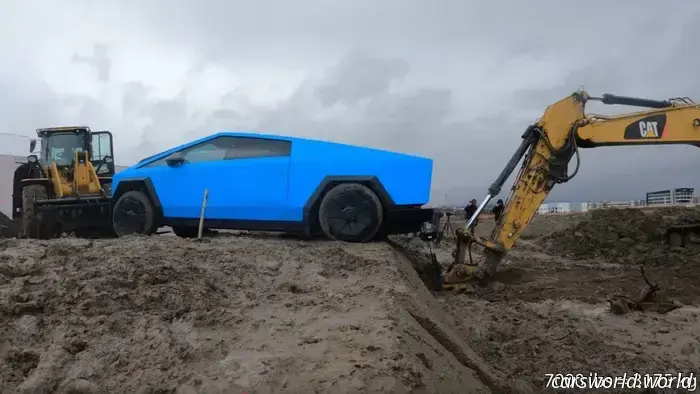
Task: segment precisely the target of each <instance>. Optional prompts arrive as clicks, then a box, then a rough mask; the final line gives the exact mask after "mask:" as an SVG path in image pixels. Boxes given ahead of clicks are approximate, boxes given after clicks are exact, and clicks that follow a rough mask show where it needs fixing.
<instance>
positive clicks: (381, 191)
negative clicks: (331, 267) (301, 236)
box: [304, 175, 396, 235]
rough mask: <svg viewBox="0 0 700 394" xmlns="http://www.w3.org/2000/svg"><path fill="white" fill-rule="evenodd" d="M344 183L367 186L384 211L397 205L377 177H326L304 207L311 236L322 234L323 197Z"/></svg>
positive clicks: (305, 218) (308, 232) (305, 219)
mask: <svg viewBox="0 0 700 394" xmlns="http://www.w3.org/2000/svg"><path fill="white" fill-rule="evenodd" d="M342 183H359V184H361V185H364V186H367V187H368V188H369V189H370V190H372V191H373V192H374V193H375V194H376V195H377V197H378V198H379V201H380V202H381V203H382V207H383V209H384V210H386V209H390V208H393V207H394V206H395V205H396V204H395V203H394V200H393V199H392V198H391V196H390V195H389V193H388V192H387V191H386V189H385V188H384V185H382V183H381V182H380V181H379V179H378V178H377V177H376V176H334V175H330V176H327V177H325V178H324V179H323V180H322V181H321V182H320V183H319V184H318V186H317V187H316V190H314V192H313V193H312V194H311V196H310V197H309V199H308V200H307V201H306V204H305V205H304V223H306V228H307V230H306V232H307V234H309V235H312V234H314V233H319V232H321V231H322V230H321V227H320V223H319V221H318V209H319V207H320V205H321V200H322V199H323V197H324V196H325V195H326V193H328V191H330V190H331V189H332V188H334V187H335V186H337V185H340V184H342Z"/></svg>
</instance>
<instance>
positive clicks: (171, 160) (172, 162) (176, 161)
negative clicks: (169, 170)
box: [165, 152, 185, 167]
mask: <svg viewBox="0 0 700 394" xmlns="http://www.w3.org/2000/svg"><path fill="white" fill-rule="evenodd" d="M184 162H185V157H184V156H183V155H182V153H180V152H175V153H172V154H170V156H168V157H166V158H165V163H166V164H167V165H169V166H170V167H175V166H177V165H180V164H182V163H184Z"/></svg>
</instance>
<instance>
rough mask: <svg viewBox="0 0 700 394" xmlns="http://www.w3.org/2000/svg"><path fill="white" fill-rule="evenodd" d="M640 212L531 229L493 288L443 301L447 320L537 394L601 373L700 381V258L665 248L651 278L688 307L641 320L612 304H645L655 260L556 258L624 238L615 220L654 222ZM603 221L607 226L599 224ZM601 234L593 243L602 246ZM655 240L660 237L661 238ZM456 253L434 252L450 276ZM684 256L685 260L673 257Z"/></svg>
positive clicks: (547, 220)
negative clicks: (557, 381)
mask: <svg viewBox="0 0 700 394" xmlns="http://www.w3.org/2000/svg"><path fill="white" fill-rule="evenodd" d="M633 211H634V212H633ZM638 212H639V211H636V210H624V211H618V212H606V214H604V215H596V214H594V215H590V216H587V215H567V216H549V217H547V216H542V217H537V218H535V221H534V222H533V224H536V227H535V228H534V229H530V231H531V232H530V233H529V234H530V236H529V237H526V239H521V240H520V241H519V242H518V245H517V247H516V248H515V249H513V250H512V251H511V252H510V253H509V254H508V256H507V257H506V259H505V260H504V261H503V263H502V264H501V266H500V267H499V270H498V272H497V273H496V275H494V277H493V278H492V279H491V281H490V282H489V283H488V284H474V285H473V286H470V287H469V288H468V289H467V291H466V294H463V295H458V294H453V293H440V294H435V297H436V299H437V300H438V301H439V302H440V304H441V305H442V310H443V311H444V313H445V314H446V316H447V317H446V318H445V319H446V320H449V321H450V322H451V327H452V329H453V330H454V331H455V333H456V334H457V335H458V336H459V337H462V338H464V341H465V342H466V344H467V345H468V346H469V348H470V349H473V351H474V352H475V353H477V354H478V355H479V356H480V357H482V358H483V359H484V361H485V362H486V363H487V364H488V365H491V366H493V368H494V369H495V371H496V373H499V374H502V375H503V376H505V377H506V379H514V378H516V377H518V378H521V379H523V380H524V381H526V382H527V383H529V385H530V387H534V388H535V390H536V391H538V390H540V391H541V390H543V387H544V385H545V383H546V374H548V373H549V374H551V373H564V374H566V373H574V374H575V373H583V374H589V373H595V372H597V373H599V374H603V375H606V376H611V375H621V374H623V373H625V372H626V373H628V374H629V373H634V372H639V373H666V372H669V373H672V372H685V373H688V374H689V373H691V372H694V373H695V374H696V375H697V371H698V368H700V346H698V343H700V342H699V340H700V324H698V323H697V322H698V317H700V287H698V286H697V278H698V277H700V258H698V257H697V256H696V255H694V254H693V253H692V252H687V251H685V252H679V251H677V250H671V249H670V248H668V247H666V246H663V245H658V244H657V245H654V248H657V247H658V251H657V253H658V255H657V256H658V260H654V261H656V265H653V266H646V272H647V276H648V277H649V279H650V280H651V281H652V282H653V283H654V284H658V285H659V287H660V288H661V291H660V292H659V293H658V296H657V302H659V303H662V302H664V303H680V304H683V305H684V306H682V307H681V308H679V309H677V310H675V311H672V312H670V313H667V314H659V313H654V312H632V313H629V314H627V315H623V316H619V315H615V314H613V313H611V311H610V309H609V303H608V300H609V299H610V298H612V297H614V296H616V295H627V296H630V297H637V295H638V294H639V293H640V291H641V290H643V289H644V288H646V284H645V283H644V281H643V279H642V276H641V274H640V271H639V266H640V265H644V264H647V263H648V262H649V261H650V259H648V258H640V259H637V260H634V259H632V258H626V259H621V258H620V257H619V256H615V255H612V256H613V258H605V256H610V254H607V255H605V254H602V253H601V254H595V253H593V254H589V255H587V256H595V257H594V258H584V257H582V256H581V255H580V254H579V255H576V254H574V257H573V258H567V257H564V256H562V254H557V253H556V252H552V248H553V247H552V243H551V242H553V241H554V239H555V238H556V237H561V238H562V239H563V243H565V242H567V241H568V239H567V238H565V236H566V235H567V234H573V233H574V232H581V231H582V230H583V231H586V230H587V229H591V230H593V229H597V230H596V231H601V232H602V231H607V234H611V233H613V231H624V230H622V229H621V230H617V229H618V228H620V227H616V224H615V223H616V222H615V220H612V218H618V219H619V220H621V221H622V222H623V223H627V224H629V223H639V222H640V221H641V222H644V220H646V218H647V216H641V217H640V216H638V215H637V213H638ZM688 212H689V211H683V210H681V211H679V210H667V211H663V212H656V213H654V214H653V216H652V219H654V220H656V219H657V216H656V215H659V216H661V217H662V219H663V220H664V221H665V223H678V222H683V221H686V222H687V220H688ZM691 215H693V213H691ZM601 218H602V219H603V220H604V222H603V223H596V220H600V219H601ZM691 219H692V216H691ZM494 225H495V224H494V223H493V222H486V223H484V225H481V226H480V228H477V234H478V235H487V234H488V233H490V232H491V230H492V229H493V227H494ZM566 226H572V228H571V230H567V229H564V230H561V228H565V227H566ZM533 227H534V226H533ZM557 227H559V228H560V230H559V231H558V232H556V234H557V235H556V236H554V235H549V234H546V233H544V231H541V230H540V229H546V228H557ZM611 228H612V229H611ZM574 229H575V230H574ZM538 231H541V232H540V233H539V234H538V233H537V232H538ZM592 233H593V231H592V232H591V233H586V234H589V237H590V238H592V239H596V238H594V237H593V234H592ZM649 233H652V234H655V233H654V232H653V231H652V230H650V231H649ZM627 234H630V232H628V233H627ZM632 234H635V233H632ZM635 236H636V235H635ZM576 237H579V236H576ZM598 239H599V238H598ZM544 240H547V241H548V242H543V241H544ZM658 241H659V239H658V237H656V236H649V238H647V242H652V243H653V242H658ZM397 242H398V243H399V244H401V245H403V246H404V247H405V248H406V250H407V254H408V255H409V256H411V257H412V258H413V259H414V264H415V265H416V266H417V268H418V270H419V272H420V270H424V271H425V267H426V266H427V265H428V262H429V257H428V254H427V253H426V252H427V251H426V249H425V247H424V245H422V244H421V242H419V241H418V240H416V239H412V238H408V237H399V238H397ZM579 242H586V241H585V240H584V241H579ZM637 242H639V241H637ZM640 244H641V245H643V246H648V244H646V245H645V244H643V243H640ZM453 245H454V244H452V243H449V242H448V243H446V244H444V245H440V246H438V247H436V248H435V249H434V251H435V254H436V256H437V258H438V260H439V262H440V263H441V264H442V265H443V266H445V265H447V264H449V263H450V262H451V259H452V258H451V255H450V252H451V250H452V249H451V248H452V247H453ZM565 245H566V244H565ZM568 245H575V243H574V242H571V243H570V244H568ZM596 245H600V244H595V243H593V246H592V248H593V249H594V248H595V247H596ZM603 245H605V244H603ZM575 247H576V248H578V245H576V246H575ZM561 250H562V252H563V254H572V252H571V251H572V250H574V251H576V250H585V248H580V249H572V248H571V247H570V248H568V249H567V248H566V247H562V249H561ZM472 253H473V256H474V259H475V262H478V260H479V258H480V257H481V255H480V253H479V249H478V248H477V247H474V249H473V252H472ZM678 255H680V256H682V258H674V257H673V256H678ZM635 263H636V264H635ZM601 392H602V391H601ZM605 392H615V391H614V390H607V391H605Z"/></svg>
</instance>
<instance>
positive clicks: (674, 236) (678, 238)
mask: <svg viewBox="0 0 700 394" xmlns="http://www.w3.org/2000/svg"><path fill="white" fill-rule="evenodd" d="M684 241H685V240H684V239H683V234H681V233H680V232H678V231H673V232H671V233H669V234H668V244H669V245H670V246H672V247H674V248H680V247H683V246H685V242H684Z"/></svg>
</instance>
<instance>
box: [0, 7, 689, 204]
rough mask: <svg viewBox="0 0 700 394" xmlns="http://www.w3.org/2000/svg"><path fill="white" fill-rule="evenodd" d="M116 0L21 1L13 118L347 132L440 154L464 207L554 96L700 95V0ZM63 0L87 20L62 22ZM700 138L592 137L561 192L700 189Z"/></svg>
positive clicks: (10, 92) (447, 184) (131, 152)
mask: <svg viewBox="0 0 700 394" xmlns="http://www.w3.org/2000/svg"><path fill="white" fill-rule="evenodd" d="M116 4H117V3H115V4H109V5H107V4H102V3H100V4H98V3H87V2H83V1H75V2H72V3H70V6H67V5H66V6H62V8H55V9H51V7H48V8H47V9H36V10H35V9H31V7H29V6H22V5H21V4H19V3H17V4H13V5H12V7H14V8H17V9H13V10H12V11H13V12H9V13H4V14H5V15H10V14H12V15H13V21H14V22H12V21H10V20H7V21H6V20H5V19H6V18H7V17H0V26H3V27H0V33H6V34H5V35H6V36H7V34H9V35H10V36H12V37H15V38H14V41H7V42H3V40H2V39H0V44H7V45H5V46H7V47H8V48H10V49H11V50H12V51H14V52H12V53H11V54H9V55H8V58H9V59H14V60H15V63H16V64H10V65H7V64H6V65H0V88H1V89H0V125H2V127H3V129H2V130H0V132H16V133H21V134H27V135H31V134H32V133H33V130H34V129H36V128H38V127H43V126H47V125H55V124H69V123H83V124H85V123H88V124H90V125H91V126H93V128H96V129H110V130H112V131H113V133H114V135H115V139H116V140H115V146H116V149H117V153H116V156H117V161H121V162H127V163H133V162H136V161H137V160H139V159H140V158H142V157H145V156H147V155H150V154H152V153H155V152H157V151H160V150H163V149H166V148H168V147H170V146H172V145H173V144H176V143H181V142H184V141H187V140H189V139H192V138H195V137H198V136H202V135H205V134H209V133H213V132H216V131H220V130H250V131H265V132H271V133H280V134H289V135H297V136H304V137H314V138H323V139H332V140H336V141H340V142H347V143H355V144H360V145H367V146H376V147H380V148H386V149H392V150H398V151H405V152H408V153H414V154H420V155H425V156H429V157H432V158H434V160H435V173H434V187H433V201H434V202H444V201H445V200H446V199H447V200H449V202H451V203H454V204H461V203H463V202H464V201H466V200H468V199H469V198H472V197H476V198H481V196H482V195H483V194H485V193H486V189H487V188H488V186H489V185H490V184H491V182H492V181H493V180H494V179H495V177H496V176H497V175H498V173H499V172H500V170H501V168H502V166H504V165H505V163H506V162H507V160H508V159H509V157H510V155H511V154H512V152H513V151H514V150H515V148H516V147H517V146H518V144H519V142H520V135H521V134H522V132H523V131H524V130H525V128H526V127H527V126H528V125H529V124H531V123H532V122H534V121H535V120H536V118H537V117H538V116H540V115H541V113H542V112H543V111H544V109H545V108H546V106H547V105H549V104H551V103H552V102H554V101H556V100H559V99H560V98H562V97H564V96H566V95H568V94H570V93H571V92H572V91H574V90H576V89H578V88H579V87H580V86H582V85H583V86H585V87H586V88H587V89H588V90H589V91H590V92H591V93H594V94H602V93H616V94H623V95H638V96H644V97H650V98H659V99H664V98H667V97H670V96H690V97H696V98H698V100H700V81H699V80H698V78H699V77H698V76H697V75H696V70H697V69H698V67H699V66H700V55H698V54H697V53H696V48H695V45H694V42H693V40H694V37H696V36H697V35H698V34H700V28H699V27H697V23H696V22H695V21H696V20H697V16H698V14H699V13H700V4H698V5H695V3H689V2H683V3H678V7H676V6H675V4H676V3H674V2H671V3H667V4H662V3H659V4H656V3H648V4H646V3H645V5H644V7H640V6H639V5H638V2H635V3H633V2H631V1H629V0H621V1H618V2H613V3H611V2H602V1H591V2H587V3H586V4H585V6H583V5H580V6H576V7H574V6H573V5H572V4H569V3H563V2H557V1H550V0H541V1H538V2H536V3H523V2H512V1H508V2H506V1H491V2H469V1H457V0H454V1H452V0H448V1H444V2H440V5H439V6H436V5H435V4H430V5H429V4H427V3H421V2H413V1H405V0H403V1H398V0H389V1H383V2H374V1H369V0H358V1H354V2H345V3H338V2H333V3H332V4H331V3H329V2H325V1H320V0H305V1H303V0H300V1H296V2H293V3H290V2H280V1H272V0H262V1H258V2H253V3H251V2H235V1H227V2H224V1H214V0H211V1H207V2H206V5H205V6H203V5H202V4H201V3H199V4H197V5H195V4H194V3H191V2H186V1H184V0H182V1H168V2H167V3H165V2H163V1H160V0H153V1H150V2H135V1H132V0H126V1H124V2H120V3H119V5H116ZM166 5H167V6H166ZM34 8H38V7H34ZM506 9H508V12H504V10H506ZM61 12H71V13H72V14H71V15H75V17H76V18H80V19H81V20H84V21H86V22H85V23H83V24H81V25H79V26H72V25H60V27H61V28H62V29H63V30H57V28H58V27H59V24H58V22H54V19H56V20H60V18H52V17H53V16H56V15H52V14H60V13H61ZM21 18H26V19H27V20H31V19H32V18H34V19H36V20H41V21H43V24H41V27H38V28H37V27H36V26H37V24H31V23H28V22H27V23H20V22H18V21H19V20H20V19H21ZM2 22H6V23H2ZM11 22H12V23H11ZM52 23H55V25H52ZM26 26H32V28H31V29H29V28H28V27H26ZM99 27H102V28H103V29H104V30H103V29H99ZM20 37H25V38H20ZM23 40H25V42H23ZM18 42H19V43H18ZM25 47H26V48H32V50H31V51H30V50H29V49H26V48H25ZM56 48H61V49H62V50H65V54H62V53H59V52H58V50H57V49H56ZM44 53H46V55H45V56H44ZM61 56H64V57H61ZM49 59H55V61H56V64H57V65H56V69H58V67H59V65H60V67H61V68H60V70H61V72H60V73H59V72H58V71H54V70H52V68H50V67H47V66H46V64H47V61H48V60H49ZM86 70H88V71H87V72H86ZM217 73H223V74H221V75H224V76H222V77H217V76H218V75H220V74H217ZM67 81H75V83H74V84H73V83H69V82H67ZM591 110H595V111H602V112H606V113H609V112H610V111H613V110H614V111H620V110H629V108H620V109H618V108H615V109H609V108H601V107H600V106H591ZM2 141H5V139H3V137H2V136H0V142H2ZM9 145H10V144H9V143H6V142H2V144H0V146H3V147H7V146H9ZM698 153H700V152H697V149H696V148H693V147H678V146H676V147H668V146H666V147H645V148H601V149H592V150H583V151H582V152H581V155H582V162H581V168H580V171H579V174H578V175H577V177H576V178H574V180H572V181H571V182H570V183H567V184H564V185H558V186H557V187H556V188H555V191H554V192H553V193H552V196H551V198H552V199H554V200H572V201H585V200H600V199H637V198H643V193H644V192H645V191H647V190H651V189H662V188H668V187H684V186H691V187H698V188H700V175H697V172H696V171H693V170H692V169H693V168H697V166H698V165H700V156H698ZM509 187H510V183H508V184H507V185H506V187H505V188H504V193H503V195H505V194H506V193H507V191H508V189H509ZM503 195H502V196H503ZM446 196H447V197H446Z"/></svg>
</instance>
